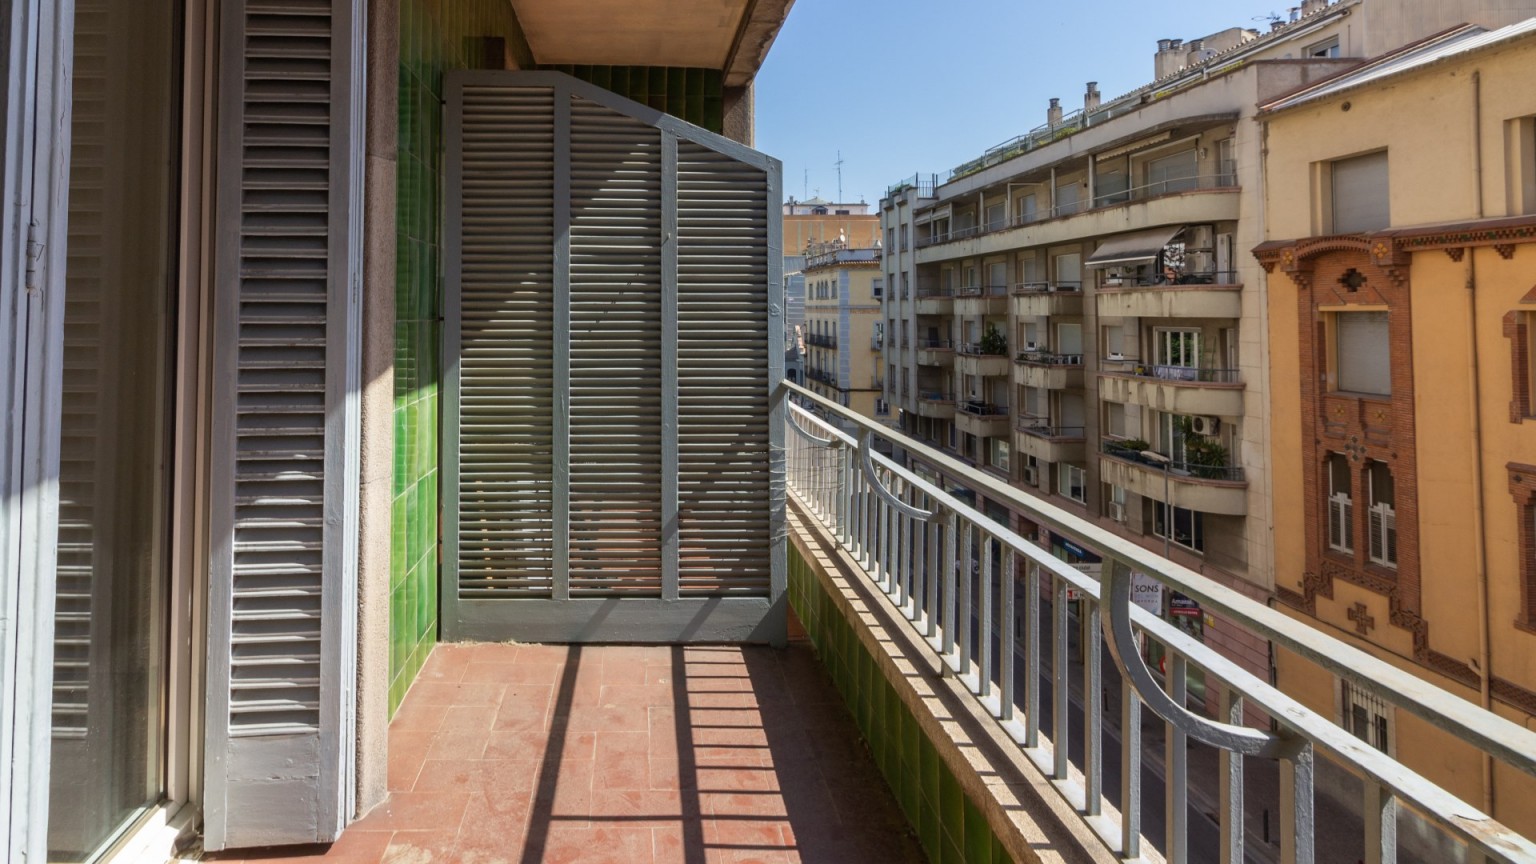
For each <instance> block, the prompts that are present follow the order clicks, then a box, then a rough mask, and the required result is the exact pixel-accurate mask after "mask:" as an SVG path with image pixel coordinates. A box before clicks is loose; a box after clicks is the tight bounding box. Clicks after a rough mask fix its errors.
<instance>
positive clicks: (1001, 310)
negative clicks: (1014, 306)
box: [955, 285, 1008, 318]
mask: <svg viewBox="0 0 1536 864" xmlns="http://www.w3.org/2000/svg"><path fill="white" fill-rule="evenodd" d="M955 314H956V315H960V316H963V317H967V318H980V317H982V316H985V315H1006V314H1008V286H1007V285H965V286H961V287H960V288H959V289H957V290H956V291H955Z"/></svg>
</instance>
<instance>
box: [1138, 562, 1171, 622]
mask: <svg viewBox="0 0 1536 864" xmlns="http://www.w3.org/2000/svg"><path fill="white" fill-rule="evenodd" d="M1131 602H1132V603H1134V604H1136V605H1137V606H1140V607H1141V608H1143V609H1145V610H1147V611H1148V612H1151V613H1152V614H1153V615H1156V616H1158V617H1162V614H1163V583H1161V582H1159V581H1157V580H1156V579H1154V578H1153V577H1151V576H1148V575H1147V574H1145V573H1140V572H1137V571H1135V570H1132V571H1131Z"/></svg>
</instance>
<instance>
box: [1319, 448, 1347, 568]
mask: <svg viewBox="0 0 1536 864" xmlns="http://www.w3.org/2000/svg"><path fill="white" fill-rule="evenodd" d="M1335 459H1342V460H1344V462H1345V465H1346V467H1345V472H1346V477H1352V476H1353V472H1352V471H1350V470H1349V468H1348V467H1347V466H1348V462H1349V460H1348V459H1347V458H1346V457H1345V456H1343V455H1342V454H1339V453H1330V454H1328V458H1327V459H1325V460H1323V470H1324V471H1327V472H1328V548H1329V549H1332V550H1333V551H1335V552H1342V553H1344V554H1345V555H1353V554H1355V526H1354V518H1355V499H1354V492H1353V490H1352V489H1351V487H1350V485H1349V484H1347V483H1346V484H1345V486H1344V488H1342V489H1341V488H1339V487H1338V486H1337V485H1335V480H1334V476H1333V475H1334V471H1333V461H1334V460H1335Z"/></svg>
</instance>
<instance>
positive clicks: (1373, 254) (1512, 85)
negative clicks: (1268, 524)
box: [1254, 19, 1536, 835]
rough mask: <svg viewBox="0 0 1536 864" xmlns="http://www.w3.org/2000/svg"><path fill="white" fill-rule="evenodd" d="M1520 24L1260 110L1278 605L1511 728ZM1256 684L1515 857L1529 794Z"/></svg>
mask: <svg viewBox="0 0 1536 864" xmlns="http://www.w3.org/2000/svg"><path fill="white" fill-rule="evenodd" d="M1533 73H1536V19H1533V20H1532V21H1530V22H1526V23H1524V24H1517V25H1513V26H1511V27H1506V28H1504V29H1502V30H1497V31H1484V30H1481V29H1479V28H1461V29H1457V30H1452V31H1450V32H1447V33H1444V34H1441V35H1440V36H1437V37H1432V38H1431V39H1430V40H1425V42H1424V43H1420V44H1418V45H1415V46H1412V47H1411V48H1410V49H1405V50H1403V51H1400V52H1396V53H1394V54H1389V55H1386V56H1384V57H1381V58H1378V59H1377V60H1375V61H1370V62H1368V63H1366V64H1364V65H1363V66H1362V67H1360V68H1358V69H1356V70H1354V71H1351V72H1346V73H1343V74H1342V75H1340V76H1339V77H1337V78H1334V79H1331V80H1327V81H1324V82H1321V83H1319V84H1317V85H1313V86H1312V87H1310V88H1306V89H1303V90H1301V91H1299V92H1295V93H1292V94H1290V95H1288V96H1284V97H1281V98H1279V99H1276V100H1272V101H1270V102H1269V103H1268V104H1266V105H1264V106H1262V109H1263V110H1261V112H1260V114H1259V115H1258V117H1257V121H1258V122H1259V124H1260V125H1261V128H1262V134H1263V137H1264V140H1265V142H1266V152H1267V156H1266V161H1265V166H1264V168H1265V176H1264V182H1265V188H1266V197H1265V206H1266V210H1267V219H1266V223H1267V226H1268V228H1267V236H1268V239H1267V242H1265V243H1264V244H1262V245H1260V246H1259V247H1258V248H1257V249H1255V250H1254V252H1255V255H1256V256H1257V257H1258V259H1259V261H1260V263H1261V264H1262V265H1263V266H1264V268H1265V269H1266V270H1267V271H1269V276H1268V287H1267V304H1268V311H1269V346H1270V350H1269V371H1270V389H1269V394H1270V398H1269V408H1270V423H1271V430H1270V445H1271V458H1272V464H1274V465H1276V466H1295V470H1277V471H1275V472H1274V475H1273V477H1272V480H1271V483H1272V488H1273V496H1274V507H1273V514H1274V516H1273V522H1272V525H1273V532H1274V535H1273V542H1272V544H1271V548H1272V549H1273V550H1274V565H1275V566H1274V574H1275V585H1276V593H1277V595H1278V601H1279V605H1280V607H1281V608H1282V609H1285V610H1286V611H1287V612H1288V613H1289V614H1291V615H1293V616H1295V617H1297V618H1300V619H1302V620H1306V621H1309V622H1311V623H1314V624H1315V625H1316V626H1318V627H1320V628H1322V629H1324V630H1326V631H1328V632H1329V633H1330V634H1332V635H1335V636H1338V637H1340V638H1343V639H1346V640H1348V641H1351V642H1352V643H1354V644H1356V645H1357V646H1358V647H1360V648H1361V649H1362V650H1365V651H1367V652H1369V653H1371V654H1374V655H1376V656H1379V657H1382V658H1384V659H1387V660H1389V661H1391V662H1393V663H1395V664H1397V665H1399V666H1401V667H1402V668H1405V669H1409V670H1411V671H1413V672H1415V673H1417V674H1419V675H1420V676H1422V677H1424V678H1425V679H1428V680H1430V681H1432V682H1433V683H1435V684H1436V685H1438V686H1441V687H1444V688H1446V689H1448V690H1450V691H1452V692H1455V693H1458V694H1460V695H1462V696H1463V697H1465V698H1466V699H1468V700H1470V701H1473V702H1476V703H1479V704H1481V705H1483V706H1485V707H1487V708H1488V709H1490V710H1492V711H1495V712H1497V713H1499V714H1500V715H1502V716H1505V717H1507V718H1510V719H1512V720H1514V721H1515V722H1518V723H1522V724H1524V725H1526V726H1527V727H1536V397H1533V392H1532V388H1533V380H1536V376H1533V369H1532V358H1533V355H1536V350H1533V334H1536V88H1533V87H1532V86H1531V82H1532V80H1533ZM1276 653H1277V657H1276V675H1277V683H1278V686H1279V687H1280V688H1281V689H1282V690H1284V691H1285V692H1286V693H1288V694H1290V695H1292V696H1293V697H1295V698H1297V699H1299V700H1301V701H1302V702H1304V703H1306V704H1307V705H1308V706H1309V707H1311V708H1312V709H1314V710H1316V711H1319V712H1321V713H1323V714H1325V715H1332V716H1334V717H1336V718H1338V719H1339V721H1340V722H1341V723H1343V724H1344V725H1345V726H1347V727H1348V728H1350V729H1351V730H1352V731H1354V732H1356V734H1358V735H1360V736H1361V737H1362V738H1365V739H1366V740H1367V741H1368V742H1370V743H1371V744H1373V745H1375V746H1377V747H1380V748H1381V749H1384V750H1387V751H1388V752H1389V753H1390V754H1392V755H1393V756H1394V757H1396V758H1397V759H1399V760H1400V761H1402V762H1404V763H1405V764H1407V765H1408V766H1409V767H1411V768H1413V769H1414V770H1416V771H1418V772H1420V773H1421V774H1423V775H1425V776H1426V777H1427V778H1429V779H1430V780H1432V781H1434V782H1436V783H1438V784H1440V785H1442V786H1444V787H1445V788H1447V789H1449V790H1450V791H1452V792H1453V793H1455V794H1456V795H1459V796H1462V797H1464V798H1465V799H1466V800H1468V801H1473V802H1478V801H1481V802H1483V804H1484V807H1485V810H1486V812H1488V813H1490V814H1491V815H1493V816H1494V817H1495V818H1497V819H1498V820H1500V821H1502V822H1504V823H1505V824H1507V825H1510V826H1511V827H1514V828H1516V829H1517V830H1520V831H1522V832H1524V833H1526V834H1527V835H1530V834H1533V833H1536V780H1533V779H1532V778H1531V777H1529V776H1527V775H1524V774H1521V773H1519V772H1517V771H1515V770H1513V769H1509V768H1506V767H1505V766H1503V765H1501V764H1498V763H1496V762H1494V761H1493V760H1491V759H1485V758H1483V757H1482V756H1481V755H1480V754H1477V753H1475V752H1474V751H1471V750H1469V749H1467V748H1466V747H1465V746H1464V745H1459V744H1457V742H1456V741H1455V740H1454V739H1453V738H1451V737H1450V736H1447V735H1445V734H1444V733H1442V732H1440V731H1438V730H1436V729H1434V728H1431V727H1430V726H1429V725H1428V724H1426V723H1424V722H1422V721H1419V720H1417V719H1416V718H1415V717H1413V716H1411V715H1410V714H1409V713H1408V712H1406V711H1403V710H1399V709H1395V708H1393V707H1392V706H1390V705H1386V704H1384V703H1383V702H1381V701H1380V700H1378V699H1376V698H1375V697H1373V696H1371V695H1370V694H1369V693H1367V692H1366V691H1365V688H1363V687H1361V686H1359V685H1360V683H1361V682H1350V681H1347V680H1337V679H1335V678H1334V677H1333V676H1331V675H1328V674H1326V673H1324V672H1322V671H1321V670H1320V669H1318V668H1317V667H1315V666H1313V665H1311V664H1310V663H1308V662H1306V661H1304V660H1301V659H1300V658H1299V657H1297V656H1295V655H1292V654H1289V653H1287V652H1285V651H1284V650H1280V649H1276Z"/></svg>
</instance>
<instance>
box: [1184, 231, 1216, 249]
mask: <svg viewBox="0 0 1536 864" xmlns="http://www.w3.org/2000/svg"><path fill="white" fill-rule="evenodd" d="M1185 237H1186V238H1187V239H1186V240H1185V243H1184V245H1185V246H1187V247H1188V248H1190V249H1210V248H1212V247H1214V246H1215V245H1216V229H1215V227H1214V226H1211V225H1191V226H1190V227H1189V231H1188V233H1187V234H1185Z"/></svg>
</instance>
